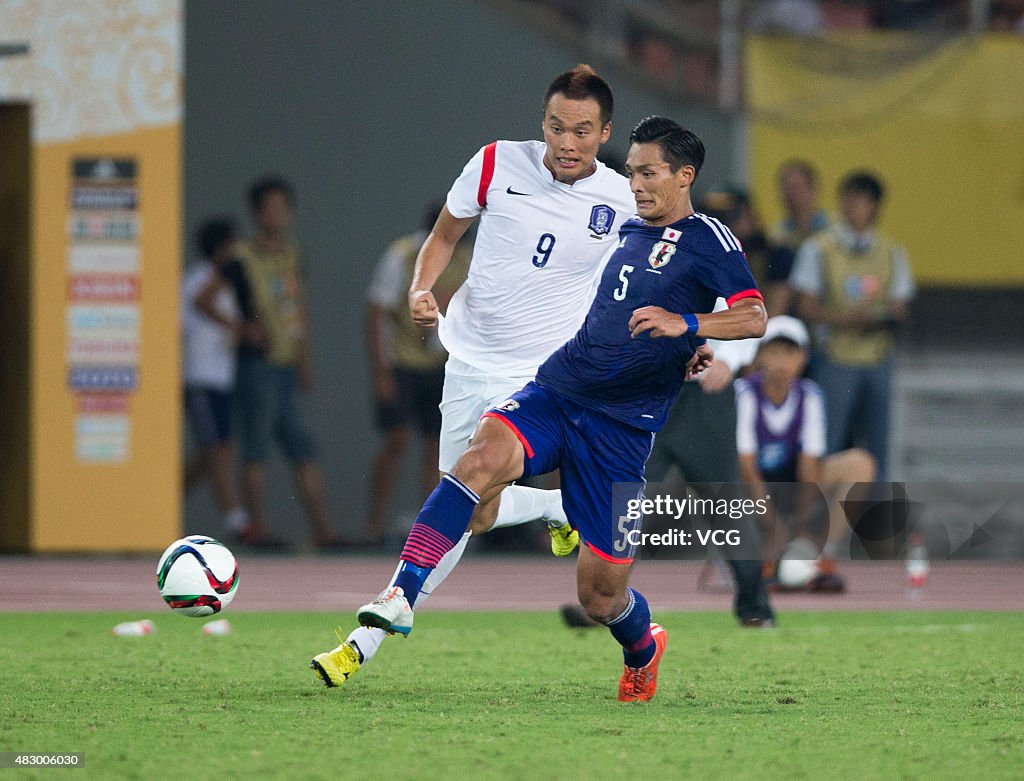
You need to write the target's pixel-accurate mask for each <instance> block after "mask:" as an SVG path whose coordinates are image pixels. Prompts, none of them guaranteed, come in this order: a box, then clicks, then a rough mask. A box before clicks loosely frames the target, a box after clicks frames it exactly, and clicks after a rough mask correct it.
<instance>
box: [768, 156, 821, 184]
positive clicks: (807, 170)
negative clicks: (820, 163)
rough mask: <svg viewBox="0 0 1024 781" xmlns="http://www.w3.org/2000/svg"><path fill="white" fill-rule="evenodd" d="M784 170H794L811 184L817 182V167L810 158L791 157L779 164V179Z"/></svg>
mask: <svg viewBox="0 0 1024 781" xmlns="http://www.w3.org/2000/svg"><path fill="white" fill-rule="evenodd" d="M786 171H796V172H797V173H798V174H800V175H801V176H802V177H803V178H804V179H806V180H807V181H808V182H810V183H811V184H812V185H816V184H818V169H817V168H815V167H814V163H812V162H811V161H810V160H803V159H801V158H799V157H793V158H790V159H789V160H787V161H786V162H784V163H783V164H782V165H780V166H779V171H778V176H779V178H780V179H781V178H782V177H783V175H784V174H785V173H786Z"/></svg>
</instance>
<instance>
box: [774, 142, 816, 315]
mask: <svg viewBox="0 0 1024 781" xmlns="http://www.w3.org/2000/svg"><path fill="white" fill-rule="evenodd" d="M778 183H779V200H780V201H781V202H782V208H783V210H784V211H785V216H784V217H783V218H782V219H781V220H779V221H778V222H777V223H775V225H773V226H772V227H771V229H770V230H769V231H768V241H769V243H770V245H771V247H772V252H771V258H770V260H769V264H770V268H771V277H772V278H773V279H781V280H788V278H789V275H790V271H791V270H792V268H793V259H794V258H795V257H796V251H797V250H798V249H799V248H800V245H801V244H803V243H804V241H805V240H807V239H808V238H809V237H810V236H812V235H813V234H815V233H817V232H818V231H820V230H824V229H825V228H827V227H828V226H829V223H830V222H831V220H830V219H829V216H828V213H827V212H826V211H825V210H824V209H822V208H821V206H820V205H819V202H818V171H817V169H816V168H815V167H814V166H813V165H812V164H811V163H809V162H808V161H806V160H797V159H794V160H789V161H787V162H785V163H783V164H782V165H781V166H779V172H778ZM769 293H770V295H769ZM792 299H793V291H792V288H791V287H790V285H789V284H788V282H784V283H782V284H778V285H776V286H775V287H774V288H773V289H772V290H771V291H766V294H765V306H766V307H767V309H768V315H769V317H770V316H772V315H785V314H790V309H791V308H792V303H793V301H792Z"/></svg>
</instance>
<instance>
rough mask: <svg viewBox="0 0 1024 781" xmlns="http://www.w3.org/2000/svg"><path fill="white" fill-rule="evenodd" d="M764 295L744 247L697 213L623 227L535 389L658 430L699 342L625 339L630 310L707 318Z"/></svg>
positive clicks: (636, 221) (542, 369)
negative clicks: (583, 312)
mask: <svg viewBox="0 0 1024 781" xmlns="http://www.w3.org/2000/svg"><path fill="white" fill-rule="evenodd" d="M748 296H756V297H758V298H760V297H761V294H760V293H759V292H758V291H757V286H756V284H755V283H754V278H753V277H752V276H751V274H750V268H749V266H747V260H746V257H745V256H744V254H743V250H742V247H741V246H740V243H739V241H737V239H736V237H735V236H733V235H732V232H731V231H730V230H729V229H728V228H726V227H725V226H724V225H722V223H720V222H719V221H718V220H715V219H713V218H711V217H707V216H706V215H704V214H700V213H695V214H691V215H690V216H689V217H687V218H685V219H683V220H680V221H679V222H676V223H674V224H672V225H670V226H669V227H660V228H657V227H653V226H651V225H647V224H646V223H644V222H643V221H642V220H640V219H632V220H629V221H628V222H626V223H625V224H624V225H623V226H622V228H621V230H620V231H619V245H618V247H617V249H616V250H615V252H614V253H613V254H612V255H611V256H610V258H609V259H608V264H607V266H605V269H604V272H603V274H602V276H601V281H600V284H599V286H598V290H597V295H596V296H595V298H594V301H593V303H592V304H591V306H590V311H589V312H588V313H587V317H586V319H585V320H584V322H583V325H582V326H581V327H580V330H579V331H577V332H576V335H575V336H574V337H573V338H572V339H570V340H569V341H568V342H566V343H565V344H564V345H562V346H561V347H560V348H559V349H558V350H556V351H555V352H554V353H553V354H552V355H551V357H549V358H548V359H547V361H545V362H544V364H543V365H542V366H541V367H540V369H539V370H538V372H537V383H538V384H539V385H540V386H541V387H543V388H547V389H549V390H553V391H554V392H556V393H558V394H561V395H562V396H565V397H567V398H569V399H572V400H573V401H575V402H576V403H578V404H580V405H581V406H584V407H587V408H589V409H594V410H598V411H600V412H603V413H605V414H607V415H609V416H611V417H613V418H615V419H616V420H619V421H622V422H623V423H626V424H628V425H631V426H635V427H636V428H639V429H643V430H645V431H657V430H658V429H660V428H661V427H662V425H663V424H664V423H665V418H666V417H667V415H668V409H669V407H670V406H671V405H672V401H673V400H674V399H675V397H676V395H677V394H678V393H679V388H680V387H681V386H682V383H683V381H684V379H685V377H686V364H687V363H688V362H689V360H690V358H692V357H693V354H694V351H695V350H696V349H697V347H698V345H699V344H701V343H702V342H703V340H702V339H698V338H697V337H695V336H692V335H687V336H682V337H679V338H675V339H673V338H665V337H663V338H660V339H652V338H650V336H649V335H648V334H647V333H643V334H641V335H640V336H638V337H637V338H635V339H634V338H632V337H631V336H630V332H629V327H628V323H629V320H630V318H631V317H632V316H633V310H635V309H639V308H640V307H643V306H659V307H662V308H663V309H666V310H668V311H669V312H674V313H676V314H685V313H707V312H711V311H712V310H713V309H714V307H715V301H716V300H717V299H718V298H719V297H721V298H724V299H725V300H726V302H727V303H728V304H729V305H730V306H731V305H732V304H733V302H735V301H738V300H739V299H741V298H745V297H748Z"/></svg>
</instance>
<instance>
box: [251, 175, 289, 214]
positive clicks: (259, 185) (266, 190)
mask: <svg viewBox="0 0 1024 781" xmlns="http://www.w3.org/2000/svg"><path fill="white" fill-rule="evenodd" d="M270 193H281V195H283V196H284V197H285V199H286V200H287V201H288V205H289V206H294V205H295V188H294V187H292V184H291V182H289V181H288V180H287V179H285V178H283V177H280V176H264V177H261V178H259V179H257V180H256V181H255V182H253V183H252V185H251V186H250V187H249V208H250V209H252V210H253V212H258V211H259V210H260V209H261V208H263V201H264V199H265V198H266V197H267V196H268V195H269V194H270Z"/></svg>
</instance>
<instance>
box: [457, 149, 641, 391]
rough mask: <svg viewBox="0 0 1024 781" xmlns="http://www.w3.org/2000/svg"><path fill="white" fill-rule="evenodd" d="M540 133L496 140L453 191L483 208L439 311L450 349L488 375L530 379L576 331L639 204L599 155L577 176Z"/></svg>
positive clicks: (460, 213) (462, 211)
mask: <svg viewBox="0 0 1024 781" xmlns="http://www.w3.org/2000/svg"><path fill="white" fill-rule="evenodd" d="M545 150H546V145H545V144H544V143H543V142H542V141H496V142H495V143H494V144H490V145H488V146H486V147H484V148H483V149H481V150H480V151H479V152H477V154H476V155H474V156H473V159H472V160H470V161H469V163H467V164H466V167H465V168H464V169H463V171H462V174H461V175H460V176H459V178H458V179H457V180H456V181H455V184H454V185H452V189H451V191H450V192H449V193H448V200H447V206H448V211H449V212H451V213H452V215H453V216H455V217H460V218H464V217H475V216H476V215H481V216H480V225H479V228H478V229H477V236H476V243H475V244H474V246H473V260H472V262H471V264H470V267H469V276H468V278H467V279H466V282H465V283H464V284H463V285H462V287H460V288H459V290H458V292H457V293H456V294H455V296H454V297H453V298H452V300H451V303H450V304H449V306H448V312H447V314H446V315H445V316H444V317H443V318H441V319H440V321H439V328H440V336H441V341H442V342H443V343H444V346H445V347H446V348H447V350H448V352H449V353H450V354H451V355H453V356H454V357H456V358H458V359H459V360H461V361H464V362H465V363H467V364H469V365H471V366H474V367H476V368H478V369H480V370H482V371H484V372H487V373H489V374H494V375H499V376H504V377H532V376H533V375H535V374H536V373H537V367H538V366H540V364H541V363H543V362H544V361H545V359H547V357H548V356H549V355H550V354H551V353H552V352H554V351H555V350H556V349H557V348H558V347H560V346H561V345H562V344H563V343H564V342H566V341H567V340H568V339H569V338H571V337H572V336H573V334H575V333H576V331H577V330H578V329H579V327H580V325H581V324H582V322H583V318H584V316H585V315H586V313H587V309H588V308H589V306H590V302H591V300H592V298H593V289H592V283H593V280H594V275H595V274H596V273H597V272H598V271H599V267H600V264H601V261H602V260H603V257H604V255H605V253H606V252H607V251H608V250H609V249H611V248H612V247H614V245H615V243H616V237H617V235H618V230H619V228H620V227H621V226H622V224H623V223H624V222H625V221H626V220H627V219H629V218H630V217H631V216H633V214H634V213H635V211H636V202H635V201H634V199H633V194H632V192H631V191H630V189H629V182H628V180H627V179H626V178H625V177H623V176H621V175H620V174H617V173H616V172H615V171H613V170H611V169H610V168H608V167H607V166H605V165H604V164H603V163H601V162H600V161H597V170H596V171H595V172H594V173H593V174H591V175H590V176H588V177H585V178H583V179H580V180H579V181H577V182H576V183H575V184H571V185H569V184H563V183H562V182H558V181H556V180H555V179H554V177H553V176H552V174H551V172H550V171H549V170H548V169H547V168H546V167H545V166H544V153H545Z"/></svg>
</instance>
